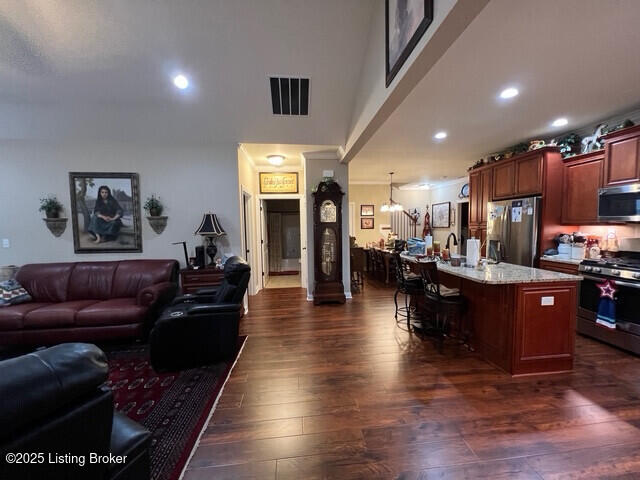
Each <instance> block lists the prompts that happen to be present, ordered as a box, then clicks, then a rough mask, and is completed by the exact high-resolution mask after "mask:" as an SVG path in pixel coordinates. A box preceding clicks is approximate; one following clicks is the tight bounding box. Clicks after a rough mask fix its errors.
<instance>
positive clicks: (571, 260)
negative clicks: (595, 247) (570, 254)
mask: <svg viewBox="0 0 640 480" xmlns="http://www.w3.org/2000/svg"><path fill="white" fill-rule="evenodd" d="M540 260H546V261H547V262H557V263H571V264H573V265H580V262H582V259H581V260H577V259H575V258H558V257H557V256H555V255H543V256H542V257H540Z"/></svg>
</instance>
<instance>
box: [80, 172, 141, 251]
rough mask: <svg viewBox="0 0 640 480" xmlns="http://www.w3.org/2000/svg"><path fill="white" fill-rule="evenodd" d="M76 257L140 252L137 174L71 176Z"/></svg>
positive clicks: (97, 173) (92, 173)
mask: <svg viewBox="0 0 640 480" xmlns="http://www.w3.org/2000/svg"><path fill="white" fill-rule="evenodd" d="M69 190H70V195H71V219H72V224H73V247H74V251H75V253H127V252H129V253H134V252H142V224H141V220H140V219H141V216H140V188H139V178H138V174H137V173H104V172H70V173H69Z"/></svg>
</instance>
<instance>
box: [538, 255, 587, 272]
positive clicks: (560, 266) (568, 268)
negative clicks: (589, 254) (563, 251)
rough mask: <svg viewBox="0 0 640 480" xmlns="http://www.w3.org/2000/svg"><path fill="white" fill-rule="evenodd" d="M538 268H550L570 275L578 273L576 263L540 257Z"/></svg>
mask: <svg viewBox="0 0 640 480" xmlns="http://www.w3.org/2000/svg"><path fill="white" fill-rule="evenodd" d="M540 268H541V269H542V270H551V271H552V272H559V273H568V274H570V275H578V264H576V263H568V262H567V263H564V262H555V261H551V260H545V259H544V258H541V259H540Z"/></svg>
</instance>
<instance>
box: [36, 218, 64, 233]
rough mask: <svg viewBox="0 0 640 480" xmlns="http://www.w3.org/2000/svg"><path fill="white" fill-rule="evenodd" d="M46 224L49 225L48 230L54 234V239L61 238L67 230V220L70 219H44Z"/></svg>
mask: <svg viewBox="0 0 640 480" xmlns="http://www.w3.org/2000/svg"><path fill="white" fill-rule="evenodd" d="M42 220H44V223H45V224H46V225H47V228H48V229H49V231H50V232H51V233H53V235H54V237H59V236H60V235H62V234H63V233H64V231H65V230H66V229H67V220H68V218H57V217H56V218H52V217H48V218H43V219H42Z"/></svg>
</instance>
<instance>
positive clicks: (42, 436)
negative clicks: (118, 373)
mask: <svg viewBox="0 0 640 480" xmlns="http://www.w3.org/2000/svg"><path fill="white" fill-rule="evenodd" d="M108 371H109V369H108V365H107V358H106V356H105V354H104V353H103V352H102V351H101V350H100V349H99V348H98V347H96V346H95V345H91V344H86V343H65V344H61V345H56V346H55V347H51V348H48V349H46V350H40V351H37V352H34V353H30V354H27V355H23V356H21V357H16V358H12V359H9V360H4V361H2V362H0V425H2V428H1V429H0V478H3V479H4V478H6V479H10V478H11V479H21V480H32V479H33V480H36V479H43V478H46V479H47V480H63V479H64V480H68V479H74V480H85V479H86V480H102V479H108V480H144V479H148V478H149V475H150V473H149V450H148V447H149V438H150V433H149V431H148V430H147V429H145V428H144V427H142V426H141V425H139V424H138V423H136V422H134V421H133V420H131V419H129V418H128V417H126V416H124V415H122V414H121V413H119V412H114V409H113V394H112V392H111V390H110V389H109V388H107V387H106V386H105V385H104V383H105V381H106V380H107V375H108ZM9 453H13V454H18V455H24V454H30V455H31V457H30V458H29V462H28V463H25V462H24V461H23V462H22V463H17V462H16V463H8V462H7V454H9ZM39 454H42V455H41V456H39ZM92 454H93V455H97V456H101V457H103V460H102V461H100V462H99V463H91V458H92V457H91V455H92ZM110 454H111V455H113V456H126V459H125V460H124V462H123V463H118V462H108V461H107V462H105V461H104V457H108V456H109V455H110ZM15 458H19V457H15ZM96 458H98V457H96ZM112 458H114V457H112ZM22 460H24V458H22ZM81 462H82V463H81Z"/></svg>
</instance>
